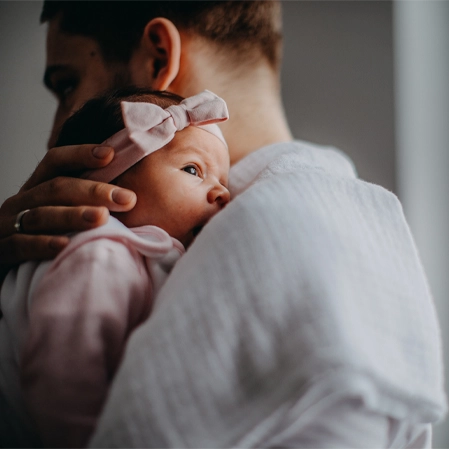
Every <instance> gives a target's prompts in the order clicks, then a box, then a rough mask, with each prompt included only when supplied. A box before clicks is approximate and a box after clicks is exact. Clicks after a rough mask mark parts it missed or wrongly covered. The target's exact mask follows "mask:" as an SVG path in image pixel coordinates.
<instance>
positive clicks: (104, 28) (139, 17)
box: [41, 0, 282, 68]
mask: <svg viewBox="0 0 449 449" xmlns="http://www.w3.org/2000/svg"><path fill="white" fill-rule="evenodd" d="M59 14H61V22H60V27H61V31H63V32H65V33H68V34H79V35H83V36H87V37H90V38H92V39H94V40H95V41H97V42H98V44H99V47H100V49H101V52H102V55H103V57H104V59H105V61H106V62H122V63H127V62H128V61H129V59H130V57H131V55H132V52H133V50H134V49H136V48H137V46H138V45H139V43H140V38H141V37H142V33H143V30H144V28H145V25H146V24H147V23H148V22H149V21H150V20H152V19H154V18H156V17H164V18H166V19H169V20H170V21H172V22H173V23H174V24H175V25H176V27H178V28H179V29H180V30H185V31H188V32H192V33H195V34H197V35H199V36H202V37H204V38H206V39H209V40H210V41H212V42H215V43H217V44H219V45H222V46H223V47H225V48H227V49H229V50H232V51H233V54H234V55H235V58H236V60H239V59H237V58H239V57H240V60H241V61H245V60H246V59H247V58H248V56H249V55H250V54H251V55H253V56H254V53H255V50H256V51H258V52H259V53H260V54H262V55H264V56H265V57H266V59H267V60H268V61H269V63H270V64H271V66H272V67H274V68H278V67H279V63H280V58H281V56H280V55H281V41H282V37H281V5H280V2H279V1H277V0H268V1H259V0H257V1H170V0H165V1H148V0H147V1H51V0H46V1H44V6H43V9H42V13H41V23H43V22H47V21H49V20H52V19H53V18H55V17H56V16H57V15H59Z"/></svg>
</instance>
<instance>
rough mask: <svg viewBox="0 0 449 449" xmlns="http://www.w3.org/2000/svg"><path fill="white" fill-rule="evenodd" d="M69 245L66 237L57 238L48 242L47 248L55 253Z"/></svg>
mask: <svg viewBox="0 0 449 449" xmlns="http://www.w3.org/2000/svg"><path fill="white" fill-rule="evenodd" d="M68 243H69V239H68V238H66V237H59V238H54V239H51V240H50V243H49V246H50V248H51V249H54V250H55V251H61V250H62V249H64V248H65V247H66V246H67V244H68Z"/></svg>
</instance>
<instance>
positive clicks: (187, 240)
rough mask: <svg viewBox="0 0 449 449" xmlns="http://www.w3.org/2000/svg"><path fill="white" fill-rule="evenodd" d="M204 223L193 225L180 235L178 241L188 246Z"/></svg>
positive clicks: (185, 246)
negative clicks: (183, 234) (189, 229)
mask: <svg viewBox="0 0 449 449" xmlns="http://www.w3.org/2000/svg"><path fill="white" fill-rule="evenodd" d="M203 227H204V225H198V226H195V227H194V228H193V229H192V230H191V231H189V232H188V233H187V234H186V235H185V236H183V237H181V238H180V239H179V241H180V242H181V243H182V244H183V245H184V248H186V249H187V248H188V247H189V246H190V245H191V244H192V243H193V242H194V240H195V239H196V236H197V235H198V234H199V233H200V232H201V230H202V229H203Z"/></svg>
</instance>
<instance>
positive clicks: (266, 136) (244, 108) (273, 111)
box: [218, 78, 293, 164]
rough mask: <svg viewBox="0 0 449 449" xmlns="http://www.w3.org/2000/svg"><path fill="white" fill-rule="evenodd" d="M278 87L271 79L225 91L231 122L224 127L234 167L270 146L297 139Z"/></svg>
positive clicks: (248, 83)
mask: <svg viewBox="0 0 449 449" xmlns="http://www.w3.org/2000/svg"><path fill="white" fill-rule="evenodd" d="M262 79H263V78H262ZM274 84H275V80H272V79H267V78H266V79H264V81H260V80H259V81H255V82H252V80H240V82H238V83H236V85H233V86H232V89H226V88H225V89H224V90H223V92H222V94H221V95H222V96H223V98H224V99H225V100H226V103H227V105H228V109H229V115H230V119H229V120H228V121H227V122H224V123H222V124H221V125H220V127H221V129H222V131H223V134H224V136H225V139H226V141H227V143H228V146H229V153H230V156H231V164H235V163H236V162H238V161H239V160H240V159H242V158H244V157H245V156H246V155H248V154H250V153H252V152H253V151H256V150H258V149H259V148H262V147H264V146H266V145H270V144H273V143H277V142H288V141H291V140H292V139H293V137H292V134H291V132H290V129H289V127H288V124H287V120H286V117H285V113H284V109H283V106H282V101H281V98H280V95H279V94H278V91H279V90H278V86H277V85H274ZM218 95H220V93H218Z"/></svg>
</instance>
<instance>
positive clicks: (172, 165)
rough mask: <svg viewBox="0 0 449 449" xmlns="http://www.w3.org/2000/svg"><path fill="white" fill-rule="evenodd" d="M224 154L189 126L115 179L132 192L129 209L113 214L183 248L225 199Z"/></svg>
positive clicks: (222, 148)
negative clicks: (160, 233) (134, 197)
mask: <svg viewBox="0 0 449 449" xmlns="http://www.w3.org/2000/svg"><path fill="white" fill-rule="evenodd" d="M228 172H229V153H228V150H227V149H226V147H225V145H224V144H223V142H221V141H220V139H218V138H217V137H215V136H214V135H213V134H211V133H209V132H207V131H204V130H202V129H199V128H196V127H194V126H191V127H189V128H186V129H184V130H183V131H181V132H177V133H176V134H175V137H174V139H173V140H172V141H171V142H169V143H168V144H167V145H166V146H165V147H163V148H161V149H160V150H157V151H155V152H154V153H151V154H150V155H149V156H147V157H145V158H144V159H142V160H141V161H140V162H139V163H137V164H136V165H134V166H133V167H132V168H130V169H129V170H128V171H126V172H125V173H123V174H122V175H121V176H119V178H118V179H117V184H118V185H119V186H121V187H125V188H129V189H131V190H133V191H134V192H136V194H137V203H136V206H135V207H134V209H132V210H131V211H129V212H126V213H122V214H115V215H116V217H117V218H118V219H120V220H121V221H122V222H123V223H124V224H125V225H126V226H128V227H135V226H143V225H154V226H159V227H160V228H162V229H164V230H165V231H167V232H168V233H169V234H170V235H171V236H172V237H175V238H177V239H178V240H180V241H181V243H183V244H184V246H188V245H189V244H190V243H191V242H192V240H193V239H194V238H195V236H196V234H197V233H198V232H199V231H200V230H201V228H202V227H203V226H204V225H205V224H206V223H207V222H208V221H209V219H210V218H211V217H212V216H213V215H215V214H216V213H217V212H218V211H220V210H221V209H222V208H223V207H224V206H225V205H226V204H227V203H228V202H229V200H230V195H229V191H228V189H227V186H228Z"/></svg>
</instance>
